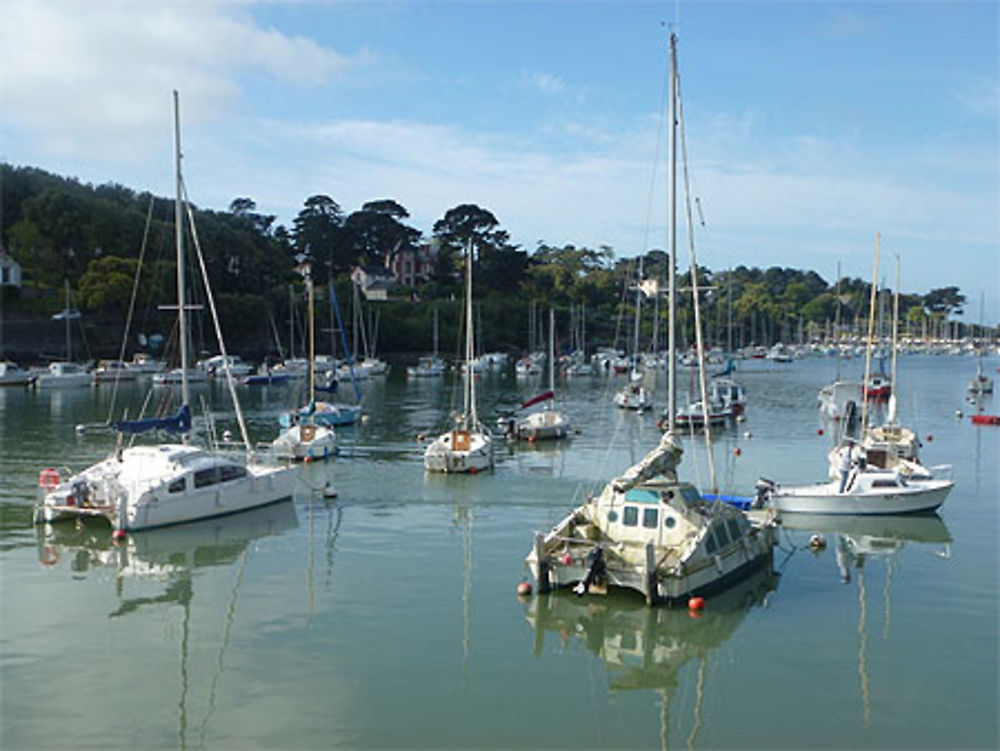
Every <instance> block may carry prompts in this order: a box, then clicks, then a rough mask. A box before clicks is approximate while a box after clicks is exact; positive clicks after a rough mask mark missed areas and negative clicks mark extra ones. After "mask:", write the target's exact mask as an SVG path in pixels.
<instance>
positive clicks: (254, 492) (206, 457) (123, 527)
mask: <svg viewBox="0 0 1000 751" xmlns="http://www.w3.org/2000/svg"><path fill="white" fill-rule="evenodd" d="M174 143H175V148H176V152H175V170H176V182H177V185H176V188H177V197H176V208H175V220H174V221H175V229H176V238H175V240H176V251H177V291H178V305H177V315H178V330H179V331H180V332H181V335H180V336H179V339H180V350H181V371H180V372H181V373H187V372H188V347H187V337H186V335H185V331H186V327H187V316H186V310H187V306H186V294H185V292H186V290H185V252H184V219H185V210H186V214H187V218H188V220H189V221H190V226H191V234H192V237H193V239H194V246H195V249H196V251H197V256H198V261H199V266H200V268H201V272H202V276H203V277H204V273H205V265H204V259H202V258H201V251H200V248H199V247H198V238H197V233H196V232H195V228H194V221H193V219H194V217H193V213H192V212H191V211H190V208H189V207H187V205H186V203H185V196H184V185H183V180H182V177H181V147H180V111H179V104H178V98H177V92H176V91H175V92H174ZM204 281H205V291H206V296H207V299H208V301H209V304H210V306H211V308H212V312H213V319H214V321H215V328H216V335H217V337H218V339H219V347H220V349H221V351H222V354H223V355H225V354H226V352H225V344H224V343H223V341H222V336H221V331H220V329H219V326H218V318H217V316H215V304H214V298H213V297H212V293H211V289H210V287H209V286H208V280H207V278H206V279H205V280H204ZM227 375H228V376H229V377H228V378H227V381H228V385H229V391H230V394H231V396H232V399H233V404H234V407H235V410H236V417H237V420H238V422H239V426H240V431H241V433H242V437H243V442H244V445H245V447H246V456H245V458H243V459H241V458H238V457H236V456H231V455H227V454H222V453H220V452H218V451H217V450H214V449H212V448H206V449H203V448H197V447H195V446H192V445H191V444H190V443H189V441H188V438H187V434H188V433H189V432H190V430H191V408H190V406H189V401H190V394H189V391H188V384H187V380H186V379H182V382H181V406H180V409H179V410H178V412H177V414H176V415H174V416H169V417H162V418H147V419H139V420H122V421H119V422H115V423H112V424H111V426H110V427H111V428H113V429H114V430H115V431H116V433H117V436H118V440H117V441H116V445H115V449H114V451H112V453H111V455H110V456H108V457H107V458H106V459H104V460H102V461H100V462H98V463H97V464H94V465H92V466H90V467H88V468H87V469H85V470H83V471H81V472H77V473H74V474H69V473H67V474H68V476H66V477H65V478H64V477H63V475H62V473H61V472H60V471H58V470H56V469H54V468H46V469H43V470H42V471H41V472H40V473H39V485H40V486H41V489H42V498H41V501H40V502H39V503H38V505H37V506H36V507H35V521H36V522H52V521H57V520H60V519H67V518H69V519H79V518H83V517H102V518H105V519H107V520H108V521H110V522H111V524H112V526H113V527H114V528H115V529H116V531H119V530H120V531H128V532H131V531H138V530H144V529H151V528H156V527H165V526H169V525H173V524H180V523H184V522H190V521H195V520H198V519H206V518H210V517H216V516H225V515H228V514H233V513H237V512H240V511H246V510H248V509H252V508H257V507H261V506H266V505H269V504H272V503H277V502H279V501H283V500H286V499H288V498H290V497H291V496H292V491H293V488H294V484H295V481H296V472H295V470H294V469H293V468H291V467H286V466H271V465H264V464H261V463H259V462H258V461H257V460H256V459H255V457H254V455H253V453H252V449H251V446H250V439H249V436H248V434H247V429H246V424H245V422H244V420H243V413H242V410H241V408H240V404H239V400H238V399H237V397H236V388H235V384H234V382H233V379H232V376H231V374H227ZM150 431H158V432H164V433H168V434H170V435H173V436H178V435H179V436H181V440H180V442H170V443H167V442H157V443H152V444H143V445H129V446H123V445H122V439H123V438H124V436H129V435H138V434H142V433H147V432H150Z"/></svg>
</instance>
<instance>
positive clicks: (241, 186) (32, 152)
mask: <svg viewBox="0 0 1000 751" xmlns="http://www.w3.org/2000/svg"><path fill="white" fill-rule="evenodd" d="M998 5H1000V4H998V3H997V2H996V0H952V1H950V2H927V1H924V2H906V1H903V0H900V1H884V2H844V3H836V2H818V1H807V0H800V1H799V2H790V1H783V2H763V1H757V0H743V1H740V2H722V1H721V0H720V1H718V2H716V1H713V0H699V1H698V2H676V1H674V2H652V1H644V0H642V1H640V0H607V1H599V0H576V1H575V2H570V1H569V0H452V1H450V2H447V1H445V0H394V1H390V0H355V1H343V0H157V2H146V1H142V0H85V1H84V0H3V3H2V8H3V13H2V15H3V19H4V21H3V24H2V25H0V49H2V50H4V57H5V60H6V62H5V63H4V64H3V65H2V66H0V161H3V162H7V163H9V164H13V165H16V166H31V167H39V168H41V169H44V170H46V171H49V172H52V173H55V174H59V175H63V176H68V177H75V178H77V179H79V180H81V181H82V182H85V183H91V184H94V185H99V184H103V183H109V182H111V183H118V184H121V185H125V186H127V187H129V188H133V189H135V190H137V191H144V190H148V191H151V192H153V193H154V194H157V195H163V196H169V195H172V194H173V191H174V188H173V143H172V138H173V114H172V109H171V108H172V95H171V92H172V91H173V90H175V89H176V90H177V91H178V92H179V95H180V103H181V104H180V108H181V131H182V135H181V139H182V142H183V153H184V175H185V181H186V184H187V189H188V194H189V195H190V197H191V199H192V200H193V201H194V202H195V203H196V204H197V205H199V206H200V207H202V208H210V209H216V210H226V209H227V208H228V206H229V204H230V202H231V201H232V200H233V199H234V198H237V197H249V198H251V199H253V200H254V201H255V202H256V204H257V211H258V212H260V213H263V214H274V215H276V216H277V221H278V223H281V224H284V225H286V226H288V227H290V226H291V224H292V220H293V219H294V217H295V215H296V214H297V213H298V212H299V211H300V210H301V209H302V207H303V203H304V201H305V200H306V199H307V198H308V197H310V196H313V195H318V194H322V195H327V196H329V197H331V198H333V199H334V200H335V201H336V202H337V203H338V204H339V205H340V206H341V208H342V209H343V211H344V212H345V214H349V213H351V212H353V211H356V210H358V209H360V208H361V206H362V205H363V204H364V203H366V202H368V201H372V200H377V199H393V200H395V201H397V202H398V203H400V204H401V205H403V206H404V207H405V208H406V209H407V210H408V211H409V213H410V217H409V219H407V220H406V222H407V224H409V225H410V226H412V227H415V228H416V229H418V230H420V231H422V232H424V233H425V235H430V233H431V230H432V227H433V224H434V222H435V221H437V220H438V219H440V218H441V217H442V216H443V215H444V214H445V212H446V211H447V210H448V209H450V208H452V207H454V206H457V205H459V204H464V203H472V204H476V205H478V206H480V207H482V208H484V209H487V210H489V211H491V212H492V213H493V214H494V215H495V216H496V218H497V220H498V222H499V224H500V227H501V228H502V229H504V230H506V231H507V232H508V233H509V234H510V236H511V240H512V242H514V243H516V244H518V245H519V246H520V247H521V248H522V249H524V250H527V251H529V252H532V251H534V250H535V249H536V248H537V247H538V245H539V244H540V243H545V244H547V245H553V246H559V247H561V246H563V245H574V246H577V247H589V248H600V247H602V246H607V247H610V248H611V249H613V251H614V253H615V255H616V257H630V256H634V255H636V254H637V253H640V252H642V251H643V250H646V249H653V248H659V249H663V248H666V247H667V239H666V238H667V223H668V214H669V212H668V207H667V203H668V202H667V189H666V186H667V169H666V162H667V158H666V141H665V125H666V120H667V116H666V105H665V101H666V96H665V86H666V82H667V76H668V70H669V58H668V53H667V46H668V45H667V39H668V34H669V33H670V31H674V32H675V33H676V34H677V37H678V64H679V71H680V80H681V98H682V107H683V132H684V145H685V152H686V159H685V160H684V163H685V164H686V166H687V174H688V184H689V186H690V187H689V189H688V190H686V191H685V190H684V188H683V186H681V189H680V193H679V195H680V196H681V197H683V196H685V195H687V196H690V200H691V201H692V202H693V201H695V199H696V200H697V203H696V205H695V213H694V216H695V223H696V225H697V226H696V228H695V232H694V247H695V252H696V253H697V260H698V263H699V264H701V265H703V266H708V267H709V268H711V269H713V270H722V269H725V268H729V267H733V266H737V265H741V264H742V265H745V266H748V267H758V268H768V267H771V266H782V267H790V268H797V269H806V270H814V271H816V272H817V273H819V274H820V276H822V277H823V278H824V279H826V280H827V281H828V282H830V283H832V282H833V281H834V279H835V277H836V270H837V267H838V264H839V266H840V268H841V272H842V274H843V275H845V276H849V277H857V278H861V279H865V280H870V279H871V278H872V273H873V260H874V250H875V247H876V236H877V235H878V236H879V238H880V239H879V247H880V266H879V272H878V279H879V281H880V283H882V282H884V283H886V284H888V285H889V286H890V287H895V286H896V285H895V274H896V272H895V260H896V258H898V259H899V267H900V275H901V283H900V288H901V289H902V290H903V291H904V292H908V293H915V294H924V293H926V292H928V291H930V290H931V289H936V288H940V287H944V286H951V285H955V286H958V287H959V288H960V290H961V292H962V293H963V294H964V295H965V296H966V298H967V303H966V308H965V315H964V318H965V320H967V321H970V322H977V321H979V320H980V318H981V317H982V318H983V319H984V320H985V321H986V322H987V323H991V324H996V323H998V322H1000V149H998V142H1000V83H998V80H1000V76H998V66H1000V53H998V38H1000V14H998ZM11 61H16V64H12V63H11ZM683 209H684V204H683V202H682V203H681V204H680V214H679V216H680V221H681V222H683V221H684V210H683ZM698 209H700V212H699V211H698ZM682 237H684V238H685V239H683V241H682V243H681V247H679V249H678V250H679V253H680V255H679V264H680V265H681V266H682V267H686V266H687V264H688V258H687V254H688V252H689V251H688V243H687V240H686V236H684V235H682ZM981 308H982V309H983V311H984V312H983V313H982V314H981V313H980V309H981Z"/></svg>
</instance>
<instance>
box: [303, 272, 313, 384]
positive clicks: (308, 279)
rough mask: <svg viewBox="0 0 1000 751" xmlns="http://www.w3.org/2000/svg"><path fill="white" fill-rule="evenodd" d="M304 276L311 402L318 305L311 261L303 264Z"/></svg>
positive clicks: (307, 371)
mask: <svg viewBox="0 0 1000 751" xmlns="http://www.w3.org/2000/svg"><path fill="white" fill-rule="evenodd" d="M302 276H303V277H305V281H306V293H307V294H308V296H309V362H308V363H307V364H306V377H307V378H308V379H309V404H313V402H315V401H316V374H315V372H314V371H315V368H316V322H315V321H314V320H313V318H314V317H315V316H313V310H314V309H315V307H316V291H315V289H314V288H313V280H312V267H311V266H310V265H309V262H308V261H306V263H305V264H304V265H303V268H302Z"/></svg>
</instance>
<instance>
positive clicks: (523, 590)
mask: <svg viewBox="0 0 1000 751" xmlns="http://www.w3.org/2000/svg"><path fill="white" fill-rule="evenodd" d="M517 593H518V594H519V595H530V594H531V582H521V583H520V584H518V585H517Z"/></svg>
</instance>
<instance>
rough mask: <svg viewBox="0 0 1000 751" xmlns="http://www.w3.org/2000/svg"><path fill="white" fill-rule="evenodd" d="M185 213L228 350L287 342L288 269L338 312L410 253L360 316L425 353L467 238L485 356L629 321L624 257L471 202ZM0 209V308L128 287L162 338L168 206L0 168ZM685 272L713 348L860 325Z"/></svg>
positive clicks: (111, 297)
mask: <svg viewBox="0 0 1000 751" xmlns="http://www.w3.org/2000/svg"><path fill="white" fill-rule="evenodd" d="M192 208H193V211H194V214H195V226H196V228H197V240H198V243H199V245H200V247H201V249H202V251H203V254H204V258H205V263H206V267H207V269H208V274H209V277H210V279H211V280H212V287H213V291H214V293H215V295H216V297H217V301H218V305H219V308H220V315H221V317H222V321H223V325H224V326H225V331H226V336H227V340H230V341H235V342H236V343H237V346H238V344H239V343H240V342H244V343H254V344H256V345H257V349H265V348H266V349H273V347H272V346H271V345H270V344H268V345H266V346H265V345H263V344H262V342H270V341H271V340H275V341H274V343H275V344H276V343H277V342H278V341H280V340H281V339H282V338H285V335H284V333H283V332H284V331H285V330H286V329H289V330H294V321H295V319H296V317H297V316H298V317H301V315H302V312H301V286H300V285H301V279H300V277H299V276H298V275H297V274H296V273H295V271H294V268H295V266H296V265H297V264H298V262H299V261H301V260H303V259H308V260H310V261H311V262H312V267H313V270H314V272H313V274H314V279H315V281H316V283H317V287H318V288H319V289H320V290H321V291H323V290H326V289H328V288H329V287H330V286H331V285H333V287H334V289H335V291H336V292H337V294H338V295H339V296H340V299H341V300H342V301H346V300H349V299H350V297H349V296H350V293H351V289H350V284H351V282H350V276H349V274H350V272H351V270H352V268H354V267H356V266H369V267H370V266H377V267H385V266H386V265H387V262H388V261H389V260H390V258H391V256H392V255H393V254H396V253H406V252H418V251H420V250H421V249H423V252H424V253H425V254H427V256H428V257H429V258H430V267H429V269H428V272H427V274H426V275H425V277H424V278H422V280H421V281H420V282H418V283H417V284H416V286H414V287H399V288H397V289H396V290H394V291H393V293H392V294H393V297H392V299H391V300H390V301H388V302H385V303H378V304H377V306H375V305H368V306H367V310H368V315H369V316H370V315H371V312H372V310H373V309H374V308H376V307H377V312H378V316H379V348H380V349H381V350H382V351H416V350H422V349H427V348H428V347H429V346H430V340H431V323H430V321H431V315H432V313H431V311H432V310H433V309H434V308H437V309H438V311H439V314H440V315H439V319H440V322H441V327H442V328H441V334H442V339H441V341H442V342H445V341H447V340H448V338H449V336H450V335H451V334H452V333H453V332H455V331H457V326H458V322H459V320H460V316H459V315H458V312H457V302H456V300H458V299H460V297H461V265H462V262H463V260H462V259H463V253H464V248H465V247H466V245H467V244H468V243H469V242H471V243H472V247H473V248H474V279H475V284H476V291H475V297H476V301H477V304H478V306H479V312H478V316H479V321H480V322H479V324H478V325H479V327H480V333H481V335H482V337H483V339H484V340H485V341H486V342H487V344H486V346H487V347H491V348H492V347H496V348H506V349H523V348H524V347H526V346H527V345H528V343H529V342H531V341H532V335H533V334H534V333H535V332H534V331H532V329H533V327H534V322H535V321H536V320H537V317H535V316H532V315H531V313H530V310H531V304H532V303H536V304H540V305H544V306H546V307H547V306H549V305H553V306H555V307H556V309H557V311H558V316H559V328H560V331H563V332H565V331H567V330H568V328H569V325H570V311H571V310H572V311H585V320H586V322H587V324H586V330H587V333H586V339H587V342H588V344H590V345H598V344H605V345H610V344H615V343H616V342H615V341H614V339H615V338H616V337H619V336H620V333H621V325H620V323H619V322H620V321H621V320H623V319H624V320H630V319H629V318H628V316H629V315H630V314H631V310H632V306H633V305H634V304H635V292H634V288H635V285H636V283H637V282H638V273H639V272H638V268H637V262H638V260H639V258H638V257H629V258H618V257H616V255H615V252H614V250H613V249H612V248H609V247H603V246H602V247H600V248H597V249H594V248H588V247H576V246H574V245H565V246H563V247H555V246H551V245H548V244H546V243H544V242H540V243H539V244H538V246H537V247H536V248H535V249H534V250H533V251H532V252H530V253H529V252H528V251H526V250H523V249H521V248H520V247H518V246H517V245H515V244H512V243H511V241H510V235H509V233H508V232H507V231H506V230H504V229H503V227H502V226H501V224H500V222H499V220H498V219H497V218H496V216H494V215H493V213H492V212H490V211H489V210H488V209H486V208H482V207H480V206H477V205H474V204H460V205H457V206H455V207H452V208H450V209H448V210H447V211H445V212H444V214H443V215H442V217H441V218H440V219H439V220H437V221H436V222H435V223H434V225H433V227H432V228H431V231H430V233H428V234H425V233H424V232H422V231H421V230H420V229H417V228H415V227H412V226H410V225H409V224H407V220H408V219H409V212H408V211H407V210H406V208H405V207H404V206H403V205H402V204H400V203H399V202H398V201H396V200H394V199H377V200H372V201H369V202H367V203H365V204H364V205H362V206H361V207H360V208H359V209H358V210H356V211H353V212H350V213H348V212H346V211H345V210H344V209H343V208H342V207H341V206H340V204H338V203H337V201H335V200H334V199H332V198H331V197H329V196H326V195H314V196H310V197H308V198H306V199H305V201H304V202H303V206H302V209H301V210H300V211H299V213H298V214H297V215H296V217H295V218H294V220H293V222H292V226H291V227H285V226H284V225H281V224H277V223H276V217H275V216H273V215H268V214H263V213H259V212H258V210H257V205H256V203H255V202H254V201H253V199H252V198H249V197H238V198H236V199H234V200H233V201H232V202H231V204H230V206H229V208H228V210H227V211H215V210H210V209H198V208H197V207H192ZM0 211H2V213H0V227H2V237H0V239H2V241H3V247H4V248H5V249H6V250H7V252H8V253H9V254H10V255H11V256H12V257H13V258H14V259H15V260H17V261H18V263H20V264H21V266H22V269H23V278H24V283H23V285H22V289H21V290H20V291H17V290H13V289H5V290H4V305H5V307H6V308H7V309H8V310H13V311H14V312H20V313H23V314H31V313H35V314H43V313H46V314H47V313H51V312H54V311H55V310H58V309H60V308H61V307H62V304H63V300H62V290H63V287H64V285H65V283H66V281H67V280H68V281H69V283H70V286H71V287H72V290H73V293H74V297H75V300H76V303H77V304H78V305H79V306H80V307H81V308H82V309H83V310H84V312H85V313H95V314H103V315H119V314H123V313H125V312H126V311H127V310H128V308H129V303H130V300H131V299H132V297H133V288H135V292H136V300H137V301H138V304H137V306H136V308H137V315H139V316H145V317H146V319H145V320H142V321H141V322H140V323H139V326H140V329H145V330H150V331H152V330H155V329H157V328H159V329H160V330H163V329H167V328H169V325H170V321H169V317H168V316H166V315H165V314H163V313H162V311H161V312H157V311H156V306H157V304H162V303H165V302H167V301H169V300H172V299H175V298H176V292H175V283H176V282H175V261H174V229H173V212H174V203H173V200H172V199H169V198H163V197H157V196H154V195H152V194H150V193H148V192H136V191H133V190H131V189H129V188H127V187H125V186H122V185H118V184H103V185H96V186H95V185H90V184H84V183H81V182H80V181H78V180H76V179H73V178H67V177H61V176H57V175H53V174H51V173H48V172H45V171H43V170H41V169H37V168H32V167H15V166H12V165H9V164H5V163H4V164H0ZM140 261H141V273H140ZM641 263H642V276H643V278H644V279H659V280H665V278H666V274H667V271H668V265H669V258H668V254H667V253H666V252H664V251H663V250H658V249H653V250H648V251H646V252H645V253H644V254H642V255H641ZM697 274H698V278H697V283H698V286H699V288H700V289H701V290H702V293H701V297H700V306H701V313H702V319H703V321H704V322H705V327H706V333H707V335H708V337H709V341H712V342H713V343H715V344H717V345H719V346H732V347H739V346H747V345H751V344H758V345H764V346H767V345H770V344H772V343H774V342H776V341H785V342H791V341H798V340H799V339H801V338H805V337H817V336H824V335H829V334H830V333H831V332H832V328H831V327H832V325H833V322H834V321H835V320H839V321H840V322H841V324H842V329H843V330H846V331H861V330H862V326H863V322H864V321H865V320H866V319H867V315H868V306H869V296H870V290H871V287H870V282H868V281H865V280H862V279H856V278H854V279H852V278H843V279H840V280H833V282H832V283H831V282H828V281H826V280H825V279H824V278H823V277H821V276H820V275H819V274H817V273H816V272H814V271H803V270H799V269H791V268H779V267H773V268H769V269H765V270H762V269H757V268H748V267H746V266H738V267H736V268H732V269H725V270H718V271H713V270H712V269H710V268H708V267H699V268H698V270H697ZM691 282H692V277H691V273H690V271H688V270H685V271H681V270H678V274H677V286H678V288H679V289H688V288H690V287H691V286H692V285H691ZM662 286H664V287H665V281H664V282H663V285H662ZM884 292H890V291H889V290H884ZM964 304H965V296H964V295H963V294H961V292H960V290H959V289H958V287H955V286H948V287H942V288H939V289H933V290H930V291H929V292H927V293H926V294H914V293H907V294H901V295H900V315H901V319H902V321H903V325H904V326H905V327H906V329H907V330H908V331H910V333H912V334H914V335H923V336H942V335H950V334H953V333H956V332H955V331H954V328H953V327H949V321H950V319H951V316H953V315H956V314H960V313H961V312H962V308H963V306H964ZM644 310H656V304H655V302H653V301H649V300H647V302H646V303H644ZM663 310H664V309H663V307H662V306H661V308H660V316H659V320H657V321H655V322H654V320H653V314H652V313H650V314H649V316H648V317H646V316H644V324H643V326H644V328H643V332H642V334H643V340H644V341H645V342H649V341H651V340H653V338H654V336H655V333H654V327H658V326H661V325H662V319H663V317H664V315H665V313H664V312H663ZM888 310H889V311H891V307H889V308H888ZM574 317H575V318H576V317H577V314H576V313H574ZM693 318H694V316H693V301H692V299H691V295H690V293H684V294H680V295H679V296H678V318H677V320H678V325H679V327H680V330H679V336H680V338H681V341H688V342H690V341H691V340H693ZM578 320H579V319H578ZM289 324H291V325H289ZM958 333H959V334H960V335H961V334H970V333H971V334H974V333H975V332H972V331H969V330H964V331H960V332H958ZM563 338H564V339H565V338H567V334H565V333H564V334H563ZM623 341H624V339H623V338H620V339H619V341H618V342H617V343H618V344H619V345H621V344H622V342H623ZM659 341H660V342H662V341H663V338H662V336H661V337H660V339H659Z"/></svg>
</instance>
